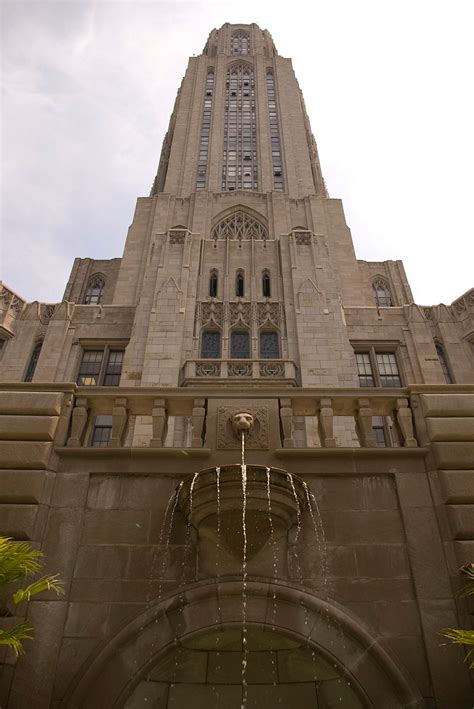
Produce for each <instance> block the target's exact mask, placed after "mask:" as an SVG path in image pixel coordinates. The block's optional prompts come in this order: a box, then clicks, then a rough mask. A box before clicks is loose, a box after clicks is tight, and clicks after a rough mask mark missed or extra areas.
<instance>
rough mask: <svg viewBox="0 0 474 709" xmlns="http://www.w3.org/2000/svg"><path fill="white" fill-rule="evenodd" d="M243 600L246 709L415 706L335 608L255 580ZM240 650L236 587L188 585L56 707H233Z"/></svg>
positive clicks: (402, 679)
mask: <svg viewBox="0 0 474 709" xmlns="http://www.w3.org/2000/svg"><path fill="white" fill-rule="evenodd" d="M246 599H247V606H246V619H247V624H248V625H247V637H248V658H247V659H248V664H247V681H248V694H247V697H248V702H247V706H248V708H249V709H250V707H257V706H258V707H259V709H266V708H267V707H273V706H281V707H293V706H298V709H310V708H311V707H318V709H329V707H333V706H338V707H341V708H342V709H366V708H369V707H375V708H376V709H379V708H380V707H383V708H384V709H400V708H401V707H410V708H415V707H417V708H419V709H421V707H424V702H423V700H422V699H421V697H420V695H419V693H418V691H417V689H416V688H415V687H413V686H412V684H411V682H410V680H409V679H408V678H407V677H406V676H405V674H404V672H403V671H402V670H401V669H400V668H399V667H397V665H396V664H395V663H394V662H393V660H392V659H391V658H390V656H389V655H388V654H387V653H386V651H385V650H384V649H383V648H382V647H381V646H380V645H379V644H378V643H377V641H376V640H375V639H374V638H371V637H370V636H369V635H368V633H367V632H366V631H365V630H364V629H363V628H362V627H361V626H359V625H358V624H357V623H355V622H354V620H353V619H352V618H351V617H349V616H348V615H347V614H346V613H345V612H344V611H342V610H341V609H340V608H338V607H337V606H334V605H328V604H327V603H325V602H323V601H321V600H320V599H318V598H315V597H314V596H311V595H310V594H308V593H306V592H304V591H301V590H300V589H296V588H293V587H289V586H286V585H280V584H270V583H262V582H256V581H254V582H252V581H249V582H248V584H247V593H246ZM241 653H242V582H241V581H236V580H227V581H224V580H222V579H219V580H216V581H215V582H213V583H208V582H206V583H204V582H203V583H201V584H196V585H194V586H192V587H188V588H187V589H186V590H184V591H183V592H182V593H178V594H175V595H174V596H171V597H168V598H167V599H163V600H162V601H160V602H158V603H156V605H154V606H153V607H151V608H150V609H149V610H148V611H147V612H146V613H144V614H142V615H141V616H140V617H138V618H137V619H135V620H134V621H133V622H132V623H130V624H129V625H127V626H126V627H125V628H124V629H123V630H122V631H121V632H120V633H119V634H118V635H117V636H116V637H115V638H114V639H113V640H112V641H111V642H110V643H109V644H108V645H107V646H106V647H105V648H104V650H103V651H102V652H101V653H100V654H99V655H98V656H97V657H96V658H95V660H93V661H92V662H91V663H90V664H89V666H88V669H87V670H86V672H85V673H84V674H83V675H82V676H81V677H80V678H79V681H78V682H77V684H76V685H75V687H74V688H73V689H72V691H71V692H70V693H69V694H68V696H67V697H65V698H64V700H63V704H62V706H64V707H68V708H72V707H87V708H88V709H96V708H97V709H99V707H100V709H103V707H105V706H106V707H110V708H112V707H116V708H117V709H118V708H119V707H120V708H123V707H126V709H137V707H154V708H155V709H158V708H159V709H174V708H176V709H177V707H186V708H187V707H189V708H190V709H201V707H204V706H205V707H206V709H213V707H215V708H216V709H217V708H218V707H225V709H234V706H235V707H236V709H240V700H241V689H242V687H241V674H240V673H241V659H242V655H241ZM178 684H179V685H180V686H179V687H178V686H177V685H178ZM265 696H266V697H267V698H266V699H264V697H265ZM264 702H266V703H264Z"/></svg>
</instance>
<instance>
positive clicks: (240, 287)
mask: <svg viewBox="0 0 474 709" xmlns="http://www.w3.org/2000/svg"><path fill="white" fill-rule="evenodd" d="M235 295H236V296H237V297H238V298H243V297H244V276H243V274H242V273H238V274H237V278H236V279H235Z"/></svg>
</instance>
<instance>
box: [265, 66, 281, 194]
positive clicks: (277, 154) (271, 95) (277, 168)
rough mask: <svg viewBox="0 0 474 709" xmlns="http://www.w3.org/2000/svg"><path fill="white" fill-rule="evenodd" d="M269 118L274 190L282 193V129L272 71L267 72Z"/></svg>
mask: <svg viewBox="0 0 474 709" xmlns="http://www.w3.org/2000/svg"><path fill="white" fill-rule="evenodd" d="M267 100H268V117H269V121H270V139H271V144H272V174H273V189H274V190H276V191H277V192H282V191H283V189H284V187H283V167H282V166H283V163H282V156H281V143H280V128H279V125H278V109H277V102H276V93H275V78H274V76H273V72H272V71H268V72H267Z"/></svg>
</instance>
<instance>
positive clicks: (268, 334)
mask: <svg viewBox="0 0 474 709" xmlns="http://www.w3.org/2000/svg"><path fill="white" fill-rule="evenodd" d="M279 358H280V337H279V335H278V332H276V331H275V330H262V331H261V332H260V359H279Z"/></svg>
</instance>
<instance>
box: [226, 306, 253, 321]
mask: <svg viewBox="0 0 474 709" xmlns="http://www.w3.org/2000/svg"><path fill="white" fill-rule="evenodd" d="M229 321H230V325H231V326H232V325H235V324H236V323H238V322H242V323H244V324H245V325H247V326H248V327H250V326H251V323H252V306H251V304H250V303H229Z"/></svg>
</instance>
